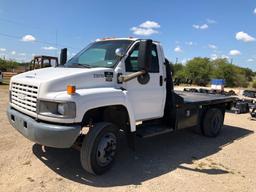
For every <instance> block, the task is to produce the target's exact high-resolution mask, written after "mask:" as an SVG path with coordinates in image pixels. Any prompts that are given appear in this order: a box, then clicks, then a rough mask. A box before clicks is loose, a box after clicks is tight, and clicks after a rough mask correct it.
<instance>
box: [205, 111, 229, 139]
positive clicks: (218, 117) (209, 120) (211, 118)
mask: <svg viewBox="0 0 256 192" xmlns="http://www.w3.org/2000/svg"><path fill="white" fill-rule="evenodd" d="M223 122H224V115H223V113H222V111H221V110H220V109H217V108H212V109H208V110H207V111H206V114H205V116H204V119H203V134H204V135H205V136H207V137H216V136H218V135H219V134H220V131H221V129H222V127H223Z"/></svg>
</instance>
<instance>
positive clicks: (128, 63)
mask: <svg viewBox="0 0 256 192" xmlns="http://www.w3.org/2000/svg"><path fill="white" fill-rule="evenodd" d="M151 55H152V63H151V65H150V66H149V71H148V72H149V73H158V72H159V62H158V54H157V48H156V45H155V44H153V45H152V51H151ZM138 57H139V43H137V44H136V45H135V46H134V48H133V50H132V51H131V53H130V54H129V56H128V57H127V59H126V60H125V69H126V72H137V71H139V70H140V65H139V62H138Z"/></svg>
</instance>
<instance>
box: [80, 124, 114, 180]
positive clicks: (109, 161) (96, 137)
mask: <svg viewBox="0 0 256 192" xmlns="http://www.w3.org/2000/svg"><path fill="white" fill-rule="evenodd" d="M117 133H118V130H117V128H116V127H115V126H114V125H113V124H112V123H107V122H102V123H97V124H95V126H93V127H92V128H90V130H89V132H88V133H87V134H86V136H85V138H84V140H83V143H82V148H81V151H80V161H81V165H82V167H83V168H84V169H85V170H86V171H87V172H89V173H91V174H94V175H101V174H103V173H105V172H106V171H108V170H109V169H110V168H111V167H112V165H113V163H114V161H115V156H116V153H117V144H118V143H117Z"/></svg>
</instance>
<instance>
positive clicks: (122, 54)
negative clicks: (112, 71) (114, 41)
mask: <svg viewBox="0 0 256 192" xmlns="http://www.w3.org/2000/svg"><path fill="white" fill-rule="evenodd" d="M115 54H116V55H117V56H118V57H123V56H124V55H125V50H124V49H123V48H117V49H116V50H115Z"/></svg>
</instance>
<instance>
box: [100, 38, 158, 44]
mask: <svg viewBox="0 0 256 192" xmlns="http://www.w3.org/2000/svg"><path fill="white" fill-rule="evenodd" d="M109 40H130V41H137V40H142V39H140V38H136V37H121V38H116V37H105V38H98V39H96V40H95V41H96V42H98V41H109ZM153 42H154V43H159V41H154V40H153Z"/></svg>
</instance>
